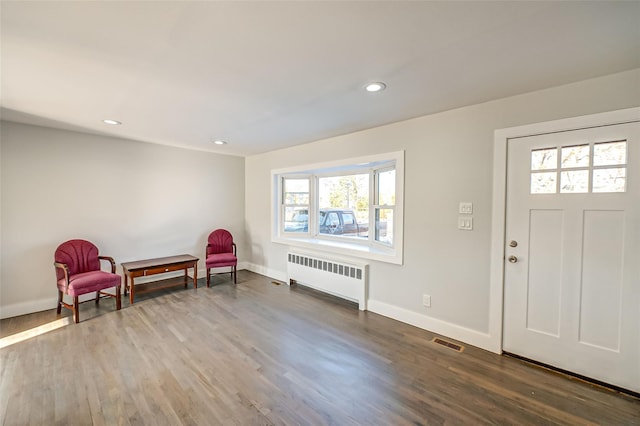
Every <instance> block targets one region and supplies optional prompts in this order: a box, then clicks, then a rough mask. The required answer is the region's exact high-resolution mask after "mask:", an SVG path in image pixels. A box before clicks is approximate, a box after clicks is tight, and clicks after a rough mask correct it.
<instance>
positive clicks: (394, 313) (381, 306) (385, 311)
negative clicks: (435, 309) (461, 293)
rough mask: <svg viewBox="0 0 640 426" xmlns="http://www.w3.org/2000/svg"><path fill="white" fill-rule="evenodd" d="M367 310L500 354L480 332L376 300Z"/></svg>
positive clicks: (497, 348)
mask: <svg viewBox="0 0 640 426" xmlns="http://www.w3.org/2000/svg"><path fill="white" fill-rule="evenodd" d="M367 307H368V310H369V311H371V312H375V313H376V314H380V315H383V316H385V317H389V318H393V319H395V320H398V321H400V322H404V323H406V324H410V325H413V326H415V327H418V328H422V329H423V330H428V331H431V332H432V333H437V334H440V335H442V336H446V337H449V338H451V339H455V340H459V341H461V342H464V343H467V344H469V345H472V346H477V347H479V348H482V349H485V350H487V351H490V352H495V353H498V354H499V353H501V352H502V351H501V348H500V343H499V342H498V343H497V344H496V342H495V341H494V340H495V339H492V338H491V335H489V334H487V333H483V332H481V331H477V330H472V329H470V328H467V327H462V326H460V325H457V324H453V323H450V322H447V321H443V320H439V319H436V318H432V317H429V316H427V315H422V314H419V313H417V312H413V311H409V310H407V309H404V308H400V307H398V306H394V305H389V304H387V303H384V302H380V301H378V300H371V299H369V301H368V304H367Z"/></svg>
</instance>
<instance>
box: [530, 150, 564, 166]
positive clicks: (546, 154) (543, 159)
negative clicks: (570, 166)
mask: <svg viewBox="0 0 640 426" xmlns="http://www.w3.org/2000/svg"><path fill="white" fill-rule="evenodd" d="M556 167H558V149H557V148H549V149H537V150H535V151H531V170H549V169H555V168H556Z"/></svg>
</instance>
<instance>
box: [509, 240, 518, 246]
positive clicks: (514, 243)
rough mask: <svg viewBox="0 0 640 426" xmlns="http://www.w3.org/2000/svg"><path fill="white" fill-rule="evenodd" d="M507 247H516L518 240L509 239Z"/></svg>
mask: <svg viewBox="0 0 640 426" xmlns="http://www.w3.org/2000/svg"><path fill="white" fill-rule="evenodd" d="M509 247H518V242H517V241H516V240H511V241H509Z"/></svg>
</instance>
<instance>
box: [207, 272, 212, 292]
mask: <svg viewBox="0 0 640 426" xmlns="http://www.w3.org/2000/svg"><path fill="white" fill-rule="evenodd" d="M210 270H211V269H210V268H207V288H209V275H210V274H209V271H210Z"/></svg>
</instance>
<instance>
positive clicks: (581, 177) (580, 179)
mask: <svg viewBox="0 0 640 426" xmlns="http://www.w3.org/2000/svg"><path fill="white" fill-rule="evenodd" d="M588 191H589V170H572V171H563V172H562V173H560V192H562V193H564V194H577V193H583V192H588Z"/></svg>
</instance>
